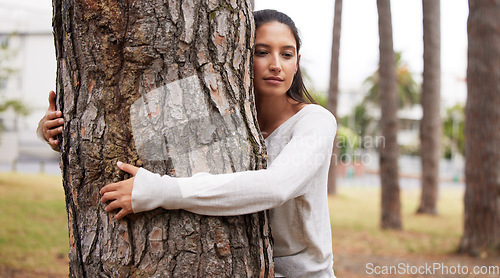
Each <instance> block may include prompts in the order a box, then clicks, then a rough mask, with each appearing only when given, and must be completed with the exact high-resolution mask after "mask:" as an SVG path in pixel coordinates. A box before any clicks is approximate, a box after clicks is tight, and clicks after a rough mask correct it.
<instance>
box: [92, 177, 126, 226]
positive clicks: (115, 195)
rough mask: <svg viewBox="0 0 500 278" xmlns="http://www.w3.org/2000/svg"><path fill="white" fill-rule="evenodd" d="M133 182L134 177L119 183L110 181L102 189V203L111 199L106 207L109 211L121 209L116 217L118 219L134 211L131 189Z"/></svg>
mask: <svg viewBox="0 0 500 278" xmlns="http://www.w3.org/2000/svg"><path fill="white" fill-rule="evenodd" d="M132 184H133V179H128V180H125V181H121V182H117V183H110V184H108V185H106V186H104V187H103V188H102V189H101V191H100V193H101V195H102V198H101V202H102V203H106V202H108V201H111V202H110V203H109V204H108V205H107V206H106V208H105V210H106V211H107V212H110V211H113V210H116V209H120V211H119V212H118V213H117V214H116V215H115V218H116V219H117V220H119V219H122V218H123V217H125V216H126V215H128V214H130V213H132V212H133V210H132V190H131V185H132Z"/></svg>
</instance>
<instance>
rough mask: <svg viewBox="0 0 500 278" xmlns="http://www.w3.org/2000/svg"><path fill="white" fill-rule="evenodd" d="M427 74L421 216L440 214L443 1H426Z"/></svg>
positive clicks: (423, 131)
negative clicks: (438, 203)
mask: <svg viewBox="0 0 500 278" xmlns="http://www.w3.org/2000/svg"><path fill="white" fill-rule="evenodd" d="M422 8H423V25H424V73H423V84H422V110H423V116H422V121H421V122H420V142H421V149H420V154H421V162H422V193H421V198H420V206H419V208H418V210H417V213H426V214H437V213H438V212H437V200H438V190H439V188H438V187H439V159H440V157H441V150H440V144H441V115H440V107H439V104H440V103H441V96H440V91H441V32H440V30H441V24H440V3H439V0H422Z"/></svg>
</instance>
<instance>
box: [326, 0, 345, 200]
mask: <svg viewBox="0 0 500 278" xmlns="http://www.w3.org/2000/svg"><path fill="white" fill-rule="evenodd" d="M341 25H342V0H335V14H334V18H333V35H332V57H331V61H330V86H329V89H328V103H327V105H326V106H327V108H328V110H329V111H330V112H332V114H333V115H334V116H335V117H337V102H338V101H337V99H338V94H339V52H340V30H341ZM338 155H339V148H337V139H335V144H333V155H332V161H331V162H330V170H329V171H328V194H330V195H335V194H337V180H336V179H337V175H336V173H335V170H336V166H337V163H338V161H339V159H338Z"/></svg>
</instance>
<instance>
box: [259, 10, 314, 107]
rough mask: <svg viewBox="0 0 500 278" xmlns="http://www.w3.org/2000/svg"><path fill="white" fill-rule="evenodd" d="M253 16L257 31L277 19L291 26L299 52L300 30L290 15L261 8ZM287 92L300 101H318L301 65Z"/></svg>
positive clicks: (289, 95)
mask: <svg viewBox="0 0 500 278" xmlns="http://www.w3.org/2000/svg"><path fill="white" fill-rule="evenodd" d="M253 17H254V20H255V31H257V29H259V27H260V26H262V25H264V24H266V23H269V22H274V21H277V22H279V23H282V24H285V25H286V26H288V28H290V31H291V32H292V34H293V37H294V38H295V42H296V44H297V54H298V52H299V50H300V45H301V41H300V37H299V30H298V29H297V27H296V26H295V23H294V22H293V20H292V19H291V18H290V17H289V16H288V15H286V14H284V13H282V12H278V11H276V10H260V11H255V12H254V13H253ZM286 94H287V96H288V97H290V98H291V99H293V100H295V101H298V102H302V103H307V102H310V103H316V101H315V100H314V98H313V97H312V96H311V95H310V94H309V92H308V91H307V88H306V86H305V85H304V79H303V78H302V73H301V71H300V67H299V69H298V70H297V73H296V74H295V76H294V77H293V81H292V85H291V86H290V89H288V91H287V92H286Z"/></svg>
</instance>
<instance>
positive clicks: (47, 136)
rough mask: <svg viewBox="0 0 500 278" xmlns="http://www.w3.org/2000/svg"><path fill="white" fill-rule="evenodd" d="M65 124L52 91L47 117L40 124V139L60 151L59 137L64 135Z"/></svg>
mask: <svg viewBox="0 0 500 278" xmlns="http://www.w3.org/2000/svg"><path fill="white" fill-rule="evenodd" d="M63 124H64V119H63V118H62V112H61V111H56V93H55V92H54V91H50V92H49V108H48V109H47V112H46V113H45V116H43V118H42V119H41V120H40V122H39V123H38V128H37V129H36V133H37V135H38V136H39V137H40V138H42V139H44V140H45V141H47V143H49V145H50V147H51V148H52V149H53V150H54V151H59V140H57V135H59V134H61V133H62V130H63V127H62V125H63Z"/></svg>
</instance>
